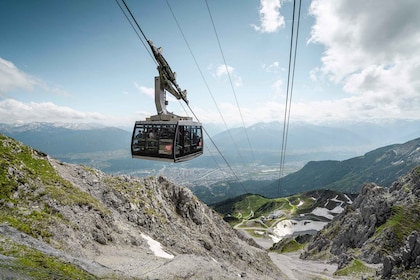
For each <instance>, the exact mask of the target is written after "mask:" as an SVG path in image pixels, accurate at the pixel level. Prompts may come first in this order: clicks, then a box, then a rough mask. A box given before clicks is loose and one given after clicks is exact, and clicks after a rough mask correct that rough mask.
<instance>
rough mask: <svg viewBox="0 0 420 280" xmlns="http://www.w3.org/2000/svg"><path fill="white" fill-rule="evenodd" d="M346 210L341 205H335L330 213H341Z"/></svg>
mask: <svg viewBox="0 0 420 280" xmlns="http://www.w3.org/2000/svg"><path fill="white" fill-rule="evenodd" d="M343 211H344V208H343V207H341V205H340V206H337V207H335V208H334V209H332V210H330V213H334V214H340V213H341V212H343Z"/></svg>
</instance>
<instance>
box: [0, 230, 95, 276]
mask: <svg viewBox="0 0 420 280" xmlns="http://www.w3.org/2000/svg"><path fill="white" fill-rule="evenodd" d="M0 238H1V236H0ZM0 254H2V255H5V256H8V257H13V258H14V259H11V260H10V261H9V263H8V264H7V266H6V267H5V268H7V269H9V270H12V271H14V272H17V273H20V274H21V275H26V276H28V277H30V278H32V279H97V277H95V276H94V275H92V274H90V273H88V272H86V271H84V270H82V269H80V268H78V267H77V266H74V265H72V264H69V263H67V262H65V261H62V260H60V259H58V258H54V257H50V256H48V255H45V254H43V253H41V252H39V251H37V250H34V249H31V248H29V247H26V246H23V245H19V244H16V243H13V242H11V241H10V240H7V239H4V238H1V240H0ZM0 267H1V265H0Z"/></svg>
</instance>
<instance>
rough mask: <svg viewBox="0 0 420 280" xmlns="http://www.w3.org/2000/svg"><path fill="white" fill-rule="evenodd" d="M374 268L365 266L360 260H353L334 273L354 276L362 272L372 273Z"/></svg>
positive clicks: (374, 271)
mask: <svg viewBox="0 0 420 280" xmlns="http://www.w3.org/2000/svg"><path fill="white" fill-rule="evenodd" d="M374 273H376V270H375V269H374V268H370V267H367V266H365V265H364V264H363V262H362V261H360V260H357V259H356V260H353V261H351V262H350V264H349V265H347V266H346V267H344V268H342V269H339V270H337V271H336V272H335V273H334V275H336V276H356V275H363V274H372V275H374Z"/></svg>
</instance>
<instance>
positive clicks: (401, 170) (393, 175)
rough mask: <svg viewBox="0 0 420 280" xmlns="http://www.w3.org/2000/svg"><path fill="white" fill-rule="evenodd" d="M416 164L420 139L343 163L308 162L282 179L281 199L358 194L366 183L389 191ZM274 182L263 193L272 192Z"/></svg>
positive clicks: (274, 185)
mask: <svg viewBox="0 0 420 280" xmlns="http://www.w3.org/2000/svg"><path fill="white" fill-rule="evenodd" d="M418 164H420V138H417V139H414V140H412V141H408V142H406V143H404V144H395V145H389V146H386V147H382V148H379V149H376V150H373V151H371V152H368V153H366V154H364V155H363V156H360V157H355V158H351V159H348V160H344V161H332V160H329V161H318V162H317V161H311V162H309V163H307V164H306V165H305V166H304V167H303V168H302V169H301V170H299V171H297V172H295V173H292V174H289V175H287V176H285V177H284V178H283V179H282V182H281V186H282V187H281V195H290V194H293V193H299V192H304V191H309V190H316V189H320V188H325V189H331V190H337V191H341V192H347V193H358V192H359V190H360V187H361V186H362V185H363V184H364V183H366V182H373V183H376V184H378V185H381V186H385V187H389V186H391V184H392V183H393V182H394V181H396V180H397V179H398V178H399V177H400V176H402V175H404V174H406V173H407V172H408V171H409V170H411V169H412V168H413V167H415V166H416V165H418ZM277 186H278V182H275V183H273V184H271V185H269V186H267V187H265V189H264V190H263V191H266V192H270V190H272V189H276V188H277Z"/></svg>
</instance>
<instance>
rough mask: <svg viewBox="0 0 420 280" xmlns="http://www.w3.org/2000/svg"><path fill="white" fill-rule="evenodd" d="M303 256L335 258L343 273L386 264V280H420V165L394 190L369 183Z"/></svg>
mask: <svg viewBox="0 0 420 280" xmlns="http://www.w3.org/2000/svg"><path fill="white" fill-rule="evenodd" d="M302 257H303V258H320V257H323V258H328V259H331V260H333V261H335V262H337V263H338V264H339V268H340V269H341V273H342V275H346V273H347V272H352V271H354V270H355V269H356V267H359V268H360V266H361V263H362V262H361V261H364V262H367V263H374V264H378V263H383V268H382V270H381V274H382V277H383V279H418V275H420V269H419V264H420V166H418V167H416V168H414V169H412V170H411V171H410V172H409V173H408V174H407V175H405V176H403V177H401V178H400V179H399V180H398V181H397V182H395V183H394V184H393V185H392V187H391V188H389V189H387V188H383V187H379V186H378V185H376V184H373V183H370V184H366V185H364V186H363V188H362V191H361V193H360V194H359V196H358V197H357V198H356V200H355V202H354V203H353V204H352V205H350V206H348V207H347V208H346V209H345V211H344V212H342V214H341V215H340V216H339V217H337V218H336V219H335V220H333V222H331V223H329V224H328V225H327V226H326V227H325V228H324V229H323V230H322V231H321V232H319V233H318V235H317V236H316V237H315V239H314V241H313V242H312V243H311V244H310V245H309V246H308V248H307V250H306V251H305V252H304V253H303V254H302ZM339 273H340V272H339ZM416 276H417V278H416Z"/></svg>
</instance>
